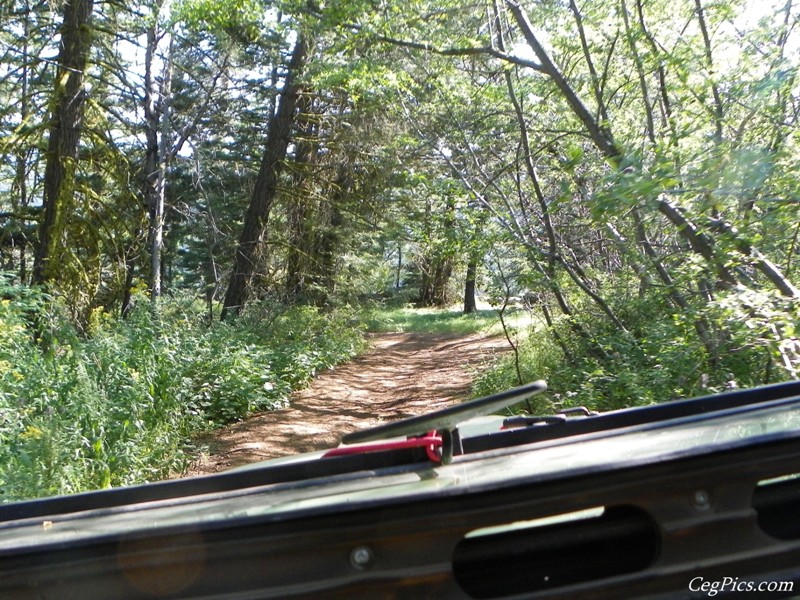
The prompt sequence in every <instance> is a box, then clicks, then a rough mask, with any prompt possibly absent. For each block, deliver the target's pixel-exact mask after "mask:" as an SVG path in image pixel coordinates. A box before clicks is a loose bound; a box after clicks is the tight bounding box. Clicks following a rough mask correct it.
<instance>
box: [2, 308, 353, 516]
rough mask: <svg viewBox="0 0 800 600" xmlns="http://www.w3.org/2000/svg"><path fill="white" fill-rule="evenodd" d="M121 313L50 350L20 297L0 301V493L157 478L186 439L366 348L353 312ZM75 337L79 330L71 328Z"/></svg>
mask: <svg viewBox="0 0 800 600" xmlns="http://www.w3.org/2000/svg"><path fill="white" fill-rule="evenodd" d="M142 300H143V301H142V302H140V306H141V308H139V309H137V310H135V311H134V313H133V314H132V315H131V316H130V317H129V319H128V320H126V321H117V320H116V319H113V318H107V319H101V320H98V321H97V323H96V325H95V327H94V329H93V331H92V335H91V337H89V338H80V337H78V336H75V335H72V336H70V335H69V325H68V324H67V323H66V322H65V319H64V317H63V316H58V314H56V315H54V316H51V317H49V320H50V321H51V327H52V328H53V329H62V330H63V329H66V331H65V333H64V334H62V335H61V336H60V337H61V339H62V341H61V342H54V347H53V351H52V352H50V353H47V354H44V353H42V352H41V351H40V349H39V348H38V347H36V346H35V345H34V344H33V341H32V338H31V335H30V332H29V331H28V330H27V325H26V321H25V314H26V309H25V308H24V306H25V304H24V302H22V303H20V304H19V306H18V305H17V304H16V303H14V302H13V301H4V303H3V304H0V338H1V339H2V341H3V342H5V343H3V344H2V345H0V486H2V497H1V498H0V501H8V500H12V499H21V498H29V497H34V496H43V495H50V494H62V493H74V492H79V491H84V490H90V489H97V488H102V487H108V486H117V485H129V484H133V483H141V482H145V481H152V480H155V479H162V478H165V477H167V476H169V475H171V474H174V473H176V472H180V471H181V470H182V469H183V468H184V467H185V466H186V464H187V462H188V460H189V458H190V457H189V454H188V450H187V444H189V442H190V440H191V437H192V436H193V435H194V434H196V433H198V432H199V431H202V430H205V429H207V428H209V427H212V426H215V425H219V424H222V423H227V422H230V421H235V420H237V419H241V418H244V417H245V416H247V415H248V414H250V413H252V412H255V411H260V410H268V409H272V408H277V407H281V406H284V405H285V403H286V402H287V401H288V397H289V394H290V393H291V391H292V390H293V389H296V388H297V387H299V386H302V385H303V384H305V382H307V381H308V379H309V378H310V377H312V376H313V375H314V373H316V372H317V371H319V370H320V369H323V368H325V367H328V366H330V365H333V364H335V363H337V362H339V361H341V360H344V359H346V358H349V357H351V356H353V354H355V353H356V352H358V350H359V349H360V348H361V335H360V330H359V328H358V327H353V325H352V323H349V321H348V320H349V318H350V316H351V315H348V314H344V313H342V314H338V313H328V314H325V315H322V314H320V313H319V312H318V311H316V310H314V309H308V308H304V309H290V310H287V311H283V310H277V311H273V310H271V309H268V308H267V307H258V306H256V307H253V308H252V309H251V310H250V311H249V312H248V313H247V314H245V315H244V316H243V318H241V319H239V320H238V321H237V322H236V323H235V324H234V325H223V324H220V323H214V324H213V326H211V327H208V326H207V325H206V324H205V323H204V320H203V314H202V312H203V311H202V308H201V307H199V306H195V305H193V304H192V303H191V302H187V301H184V300H179V299H178V300H172V301H169V300H165V301H163V303H162V305H161V306H160V309H159V311H158V313H153V312H152V311H151V310H150V307H149V303H148V302H147V301H146V300H145V299H142ZM73 334H74V332H73Z"/></svg>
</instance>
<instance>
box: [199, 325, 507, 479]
mask: <svg viewBox="0 0 800 600" xmlns="http://www.w3.org/2000/svg"><path fill="white" fill-rule="evenodd" d="M508 349H509V348H508V343H507V342H506V340H505V339H504V338H503V337H501V336H497V337H482V336H478V335H474V336H468V337H464V336H452V335H442V334H430V333H388V334H376V335H374V336H372V339H371V347H370V349H369V350H368V351H367V352H366V353H365V354H363V355H362V356H360V357H358V358H356V359H354V360H352V361H350V362H348V363H345V364H343V365H340V366H338V367H335V368H332V369H329V370H327V371H325V372H323V373H321V374H320V375H319V376H318V377H317V378H316V379H314V381H312V382H311V384H310V385H309V386H308V387H307V388H305V389H303V390H300V391H298V392H295V393H294V394H293V395H292V399H291V403H290V406H289V407H288V408H285V409H281V410H273V411H269V412H265V413H261V414H258V415H256V416H254V417H251V418H249V419H247V420H245V421H242V422H240V423H234V424H233V425H229V426H227V427H225V428H223V429H219V430H217V431H215V432H213V433H212V434H209V435H208V436H206V437H204V438H203V439H201V440H199V441H200V443H201V444H203V445H207V446H208V452H207V453H205V454H203V455H202V456H200V458H199V459H198V460H197V461H195V463H194V464H193V465H192V466H191V467H190V469H189V471H188V473H187V474H188V475H202V474H209V473H216V472H218V471H222V470H225V469H230V468H233V467H237V466H242V465H245V464H248V463H251V462H257V461H261V460H267V459H271V458H279V457H282V456H289V455H291V454H296V453H299V452H313V451H315V450H323V449H326V448H332V447H335V446H336V445H338V443H339V439H340V438H341V436H342V435H344V434H346V433H349V432H351V431H355V430H357V429H365V428H368V427H374V426H376V425H380V424H381V423H385V422H389V421H395V420H398V419H403V418H406V417H410V416H414V415H419V414H424V413H428V412H431V411H434V410H438V409H440V408H444V407H446V406H449V405H451V404H453V403H456V402H459V401H461V400H464V399H466V398H467V397H468V395H469V391H470V386H471V384H472V380H473V376H474V372H475V370H476V369H478V368H479V367H481V366H482V365H484V364H485V363H486V362H487V361H489V360H491V359H492V358H493V357H495V356H496V355H498V354H499V353H502V352H505V351H507V350H508Z"/></svg>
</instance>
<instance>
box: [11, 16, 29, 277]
mask: <svg viewBox="0 0 800 600" xmlns="http://www.w3.org/2000/svg"><path fill="white" fill-rule="evenodd" d="M24 10H25V13H24V14H25V16H24V22H23V31H22V34H23V43H22V48H21V49H20V51H21V52H22V69H21V73H20V77H21V82H20V87H21V90H20V92H21V101H20V104H19V119H20V123H26V122H27V121H28V117H29V110H30V108H29V105H30V101H29V99H28V82H29V77H30V72H29V66H28V60H29V57H28V37H29V36H30V28H31V24H30V16H29V14H28V12H29V8H28V6H27V4H26V6H25V7H24ZM27 166H28V152H27V150H26V148H25V147H20V148H19V149H18V150H17V153H16V173H15V179H14V186H15V187H16V188H17V195H16V196H15V195H13V194H12V196H11V202H12V209H13V211H14V212H15V213H17V214H21V212H22V211H25V209H26V208H27V207H28V204H29V202H30V198H29V196H28V173H27ZM18 218H20V219H21V217H18ZM27 246H28V243H27V240H25V239H23V243H22V244H20V246H19V281H20V283H22V284H23V285H24V284H25V283H26V280H27V279H28V268H27V264H26V263H27V258H26V256H25V251H26V249H27Z"/></svg>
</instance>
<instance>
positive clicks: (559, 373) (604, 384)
mask: <svg viewBox="0 0 800 600" xmlns="http://www.w3.org/2000/svg"><path fill="white" fill-rule="evenodd" d="M745 296H746V298H743V297H742V292H736V291H734V292H730V293H729V294H728V295H727V296H724V297H723V296H721V300H720V301H719V302H718V303H717V304H715V305H709V306H708V307H706V308H705V309H704V310H703V312H697V313H695V314H691V313H681V314H678V313H675V312H673V311H672V310H671V309H670V308H669V307H668V306H667V305H666V304H665V303H664V302H663V301H662V300H660V299H659V298H658V297H656V296H651V297H645V298H639V299H638V300H635V301H631V300H630V299H628V300H627V301H626V302H627V303H626V304H625V305H624V306H619V307H617V308H618V311H617V314H618V315H621V316H622V317H623V320H624V322H625V323H626V325H627V326H628V327H627V329H628V333H625V332H622V331H620V330H619V329H618V328H616V327H614V326H612V325H611V323H610V322H609V320H608V319H605V318H604V317H603V316H602V315H598V314H596V313H593V312H592V310H591V307H583V310H582V311H581V312H580V317H577V318H575V317H573V318H574V319H575V320H574V321H573V322H572V323H573V324H574V323H577V324H579V325H580V327H581V328H582V329H583V331H584V332H586V334H587V336H586V337H582V336H579V335H577V334H576V333H575V331H574V328H573V327H571V326H570V325H571V322H570V321H568V320H567V319H566V318H562V319H561V320H560V321H559V322H558V323H556V324H555V326H554V328H553V329H551V330H537V331H535V332H532V333H531V334H530V335H529V336H528V337H527V338H526V340H525V341H524V342H523V343H522V344H521V346H520V349H519V367H520V371H521V373H522V378H523V380H524V381H531V380H535V379H546V380H547V382H548V388H549V391H548V393H547V394H546V395H544V396H542V397H539V398H537V399H536V401H535V405H534V408H535V410H536V411H537V412H543V413H551V412H554V411H556V410H558V409H560V408H565V407H569V406H578V405H583V406H586V407H588V408H591V409H593V410H600V411H606V410H615V409H619V408H624V407H630V406H641V405H647V404H654V403H658V402H666V401H669V400H673V399H676V398H687V397H694V396H699V395H705V394H712V393H718V392H721V391H724V390H726V389H732V388H736V387H741V388H744V387H753V386H757V385H760V384H764V383H770V382H772V381H778V380H781V379H786V378H788V377H790V376H791V375H792V374H791V373H790V372H788V371H786V370H781V369H780V367H779V366H776V365H777V364H778V363H779V360H780V356H778V355H776V354H777V348H778V346H779V345H780V344H781V343H782V341H781V340H780V339H778V338H777V337H776V335H775V333H774V332H775V330H776V327H777V328H779V329H780V330H781V332H782V334H783V336H784V337H785V336H787V335H793V331H794V329H793V327H792V326H791V324H792V323H793V322H796V318H795V317H793V316H792V314H791V310H792V308H791V307H787V306H783V305H780V306H779V305H778V304H777V303H776V302H772V303H768V302H767V300H765V299H761V304H758V303H757V302H756V300H755V299H754V298H752V297H751V296H752V294H749V295H748V294H745ZM765 304H766V305H768V306H770V307H772V309H771V310H772V312H770V310H768V309H767V308H766V307H765ZM784 304H786V303H785V302H784ZM743 307H746V308H743ZM744 313H746V314H747V315H748V316H749V318H744V317H743V314H744ZM700 317H702V318H704V319H705V322H706V324H707V325H708V326H709V328H710V331H711V334H712V335H713V336H714V342H715V344H716V345H717V352H716V355H715V356H709V355H708V352H707V350H706V348H705V347H704V345H703V344H701V343H700V341H699V338H698V336H697V334H696V331H695V329H694V324H695V320H696V319H698V318H700ZM559 340H560V342H559ZM565 349H566V352H567V353H568V355H569V358H567V354H565ZM514 360H515V359H514V357H513V356H508V357H505V358H504V359H503V360H502V361H501V362H500V363H499V364H498V365H497V366H496V368H495V369H493V370H491V371H489V372H487V373H484V374H483V375H482V376H481V377H480V378H479V379H478V380H477V382H476V384H475V387H474V393H475V394H476V395H479V396H482V395H486V394H489V393H492V392H496V391H499V390H502V389H506V388H508V387H513V386H515V385H517V384H518V378H517V370H516V365H515V364H514Z"/></svg>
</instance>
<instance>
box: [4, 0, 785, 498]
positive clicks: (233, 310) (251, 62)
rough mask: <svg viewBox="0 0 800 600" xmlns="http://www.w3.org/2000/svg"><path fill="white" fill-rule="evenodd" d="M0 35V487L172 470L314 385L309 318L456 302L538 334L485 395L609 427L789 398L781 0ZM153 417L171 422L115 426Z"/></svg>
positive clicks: (333, 9) (445, 6)
mask: <svg viewBox="0 0 800 600" xmlns="http://www.w3.org/2000/svg"><path fill="white" fill-rule="evenodd" d="M0 21H2V24H3V27H2V28H0V56H1V57H2V58H1V60H0V156H2V160H0V263H2V267H3V269H4V270H5V271H6V272H7V273H8V274H9V277H10V278H11V279H9V286H10V288H9V289H10V290H11V291H9V292H8V294H6V296H7V299H6V302H7V303H6V304H5V305H4V308H3V310H4V311H5V312H4V313H3V317H2V318H3V321H2V323H3V328H4V329H3V335H4V336H5V337H6V338H7V342H8V343H7V344H4V346H3V349H2V352H4V353H6V355H4V358H3V363H2V364H3V365H5V367H4V369H5V370H4V375H3V382H4V384H3V385H7V386H8V388H7V389H6V388H4V390H5V391H4V392H3V393H4V396H3V402H5V403H6V405H7V408H6V409H4V412H3V415H4V417H3V419H4V421H3V422H4V423H5V425H4V427H6V429H5V430H4V431H6V430H7V432H8V434H7V435H8V436H11V437H8V438H7V439H13V440H16V441H14V443H13V444H12V445H10V446H8V448H12V450H9V452H12V453H13V456H12V458H10V459H9V461H10V462H9V463H8V464H10V465H16V464H17V462H19V461H23V462H24V461H29V462H30V461H33V463H35V462H36V461H39V462H38V463H37V464H40V465H45V467H46V468H43V469H40V472H41V473H49V472H50V471H49V470H52V469H57V468H58V469H60V468H65V469H69V468H70V467H68V466H67V465H68V461H65V460H62V458H63V456H62V453H63V452H72V453H73V458H74V459H75V460H77V461H80V460H83V458H85V457H86V456H89V455H92V453H94V454H93V455H97V456H98V457H100V459H101V460H99V461H98V462H97V463H96V464H95V463H93V466H91V467H88V468H87V469H84V470H85V471H88V472H92V473H93V474H92V475H91V476H90V479H93V480H94V481H95V484H96V485H104V484H106V483H120V482H125V481H132V480H134V479H136V480H139V479H144V478H147V475H146V473H147V472H148V470H151V469H156V470H157V471H158V473H163V471H164V470H165V469H166V470H169V469H171V468H174V465H175V462H174V461H175V460H177V459H179V458H180V453H179V452H178V450H177V448H179V447H180V442H178V441H177V440H178V438H180V437H181V436H182V435H183V433H181V434H180V435H178V434H175V432H184V431H188V430H189V428H191V427H194V426H195V425H196V424H197V423H200V424H201V425H202V426H205V423H206V422H208V421H219V420H225V419H230V418H235V417H236V416H238V415H240V414H243V412H246V411H247V410H250V409H252V408H254V407H256V406H259V407H260V406H268V405H269V404H270V402H272V400H273V399H275V398H278V399H283V398H284V397H285V396H284V395H283V394H284V392H285V386H287V385H289V384H290V383H291V382H292V381H295V380H297V381H299V380H302V379H304V378H305V377H307V373H308V372H310V371H313V367H314V365H316V364H317V363H316V362H315V361H316V360H317V359H316V358H314V355H312V354H308V352H306V350H304V349H303V344H304V343H311V342H310V341H311V340H313V339H314V337H315V336H316V335H317V334H318V331H320V330H318V321H317V319H327V318H328V317H324V318H323V317H321V316H319V315H320V314H322V313H320V312H318V311H322V312H323V313H324V314H325V315H336V314H338V312H337V310H338V308H337V307H343V306H360V305H365V304H369V305H374V303H380V302H386V301H388V302H395V301H396V302H401V303H405V302H408V303H413V304H415V305H417V306H446V305H448V304H451V303H453V302H457V301H461V299H463V300H464V309H465V311H473V310H475V309H476V307H477V306H478V305H479V303H476V297H475V296H476V290H477V295H478V297H479V299H482V300H484V301H491V302H492V303H493V304H494V305H495V306H496V307H498V309H499V310H500V311H501V312H503V311H505V310H506V309H507V308H508V307H510V306H512V305H517V306H520V307H527V310H529V311H530V314H531V318H532V319H533V320H534V321H535V322H536V324H537V325H536V328H535V330H534V331H533V332H531V333H529V334H527V335H523V334H524V333H525V332H521V331H520V332H518V333H517V332H514V331H511V330H510V329H509V328H508V327H507V328H506V332H505V333H507V334H509V339H510V341H511V342H512V343H513V344H514V345H515V352H514V353H513V357H512V359H511V362H509V363H508V364H507V365H504V366H502V367H500V368H498V370H496V371H494V372H492V373H489V374H488V375H487V376H486V377H485V378H484V379H483V380H482V382H481V384H480V386H479V389H480V390H481V391H485V392H488V391H493V390H496V389H498V388H501V387H508V386H510V385H514V384H516V383H519V382H520V381H522V380H525V379H532V378H540V377H545V378H547V379H549V380H550V383H551V388H552V389H553V395H552V396H550V399H551V400H553V401H555V402H556V403H563V402H580V403H585V404H588V405H591V406H592V407H595V408H614V407H619V406H624V405H630V404H637V403H648V402H656V401H663V400H667V399H669V398H673V397H676V396H687V395H695V394H699V393H706V392H712V391H716V390H721V389H726V388H730V387H734V386H750V385H756V384H759V383H766V382H772V381H777V380H781V379H787V378H795V377H797V375H798V369H799V368H800V341H798V336H797V332H796V327H797V323H798V318H799V317H800V315H798V311H799V310H800V309H798V302H800V290H798V288H797V287H796V285H795V284H794V281H793V280H794V279H795V278H796V272H797V261H798V250H800V201H799V200H798V199H799V198H800V177H799V176H798V173H800V168H798V167H800V131H798V123H800V87H799V86H798V77H797V73H798V68H800V54H798V47H800V33H799V32H798V29H797V22H798V9H797V6H796V4H795V3H793V2H785V1H784V0H774V1H772V0H770V1H755V0H720V1H716V2H708V1H705V0H680V1H678V2H674V1H667V0H647V1H644V0H619V1H615V2H606V1H600V0H582V1H580V2H579V1H577V0H568V1H563V2H553V1H543V2H529V1H520V0H489V1H487V2H480V3H464V2H457V1H455V0H406V1H404V2H397V1H395V0H379V1H374V0H369V1H367V0H363V1H362V0H352V1H348V2H344V1H327V2H316V1H308V2H306V1H303V2H298V1H295V0H274V1H272V0H270V1H265V2H260V1H258V0H237V1H236V2H227V1H223V0H175V1H174V2H168V1H166V0H140V1H137V2H133V3H126V4H125V5H124V6H123V5H122V4H120V3H117V2H106V3H97V2H93V1H92V0H66V1H64V2H54V3H53V2H34V1H30V0H7V1H5V2H2V3H0ZM137 298H138V300H137ZM170 298H172V299H170ZM174 298H192V299H193V301H195V302H203V303H204V308H203V309H202V310H198V309H196V308H195V305H194V304H193V303H192V302H189V301H188V300H187V301H186V302H187V304H185V306H184V305H182V304H181V302H179V301H177V300H175V299H174ZM145 304H147V305H149V306H148V307H146V308H145V307H144V306H143V305H145ZM180 306H184V308H182V309H179V307H180ZM189 306H191V309H190V308H188V307H189ZM480 306H485V305H480ZM280 315H292V316H291V317H285V318H284V317H281V316H280ZM300 317H302V318H300ZM221 319H222V320H225V321H226V327H227V328H226V327H221V326H218V325H219V324H218V323H215V324H213V325H211V323H212V321H215V320H216V321H219V320H221ZM378 320H379V319H378ZM203 322H205V323H206V325H201V323H203ZM262 322H267V323H269V326H268V327H265V328H264V332H262V333H261V334H257V333H256V332H258V331H260V330H261V329H260V328H261V327H262V325H261V323H262ZM337 323H338V321H337V319H336V318H333V319H332V320H331V325H332V326H333V327H334V331H335V330H336V327H338V325H336V324H337ZM273 328H276V329H275V332H276V333H275V335H274V340H273V334H272V333H270V332H272V331H273ZM285 328H288V329H285ZM278 334H280V335H278ZM319 335H321V336H322V340H326V339H328V335H327V334H325V333H322V334H319ZM334 335H335V334H334ZM264 336H267V338H268V339H267V338H265V337H264ZM278 339H280V340H281V341H280V343H278V342H277V341H275V340H278ZM290 339H294V340H295V341H296V343H297V344H299V346H294V342H293V343H289V342H288V340H290ZM343 339H346V340H349V339H350V338H349V337H346V338H343ZM303 340H306V341H305V342H304V341H303ZM282 344H285V346H283V345H282ZM345 345H347V344H345ZM325 347H326V343H321V348H325ZM337 353H338V350H337ZM345 354H346V352H345V353H343V354H342V356H344V355H345ZM289 356H293V357H295V358H292V359H291V360H290V359H289V358H288V357H289ZM301 357H305V358H301ZM325 360H326V361H327V360H328V359H325ZM289 363H291V364H292V365H293V366H292V368H290V369H287V368H286V365H287V364H289ZM306 363H308V365H310V366H309V369H308V370H306V368H305V366H304V365H305V364H306ZM281 365H283V366H281ZM265 369H266V370H265ZM255 373H258V374H259V375H258V377H261V376H263V377H267V379H263V380H262V379H259V378H258V377H256V376H255V375H254V374H255ZM101 377H102V378H104V379H98V378H101ZM36 382H39V383H36ZM295 382H296V381H295ZM265 384H268V385H267V388H269V387H270V386H273V388H272V389H266V388H265V387H264V385H265ZM29 385H30V386H32V387H30V388H29V387H26V386H29ZM204 386H205V387H204ZM123 389H124V390H126V392H125V395H126V396H127V397H129V398H131V399H132V404H131V406H133V404H135V405H136V407H138V408H136V407H134V408H132V407H131V406H127V407H125V408H122V407H120V406H119V404H118V401H117V400H118V398H120V397H121V396H122V395H123V393H122V390H123ZM167 389H169V390H173V389H174V390H175V391H174V392H173V391H170V392H169V393H168V392H166V391H164V390H167ZM29 398H32V399H35V400H29ZM148 403H149V404H148ZM162 404H163V409H164V415H165V416H169V418H174V419H179V420H180V423H178V422H175V423H172V424H171V425H167V424H166V422H164V423H161V422H159V423H160V424H156V423H154V424H153V427H140V426H139V425H138V424H139V423H145V422H146V420H147V418H149V417H148V415H150V414H151V411H152V410H161V409H160V408H159V407H161V406H162ZM115 407H116V408H115ZM542 409H543V410H550V409H552V406H550V405H549V404H547V405H544V406H542ZM87 411H88V413H87ZM115 411H116V412H115ZM87 415H91V416H87ZM192 419H194V421H192ZM56 422H59V423H61V425H63V427H62V428H61V429H59V431H61V433H58V434H56V433H55V429H52V428H51V429H48V427H51V425H52V427H55V423H56ZM189 422H191V423H192V424H191V425H186V426H185V423H189ZM105 423H107V424H105ZM125 423H128V425H124V424H125ZM101 424H102V425H101ZM61 425H60V426H61ZM87 427H88V428H90V429H91V428H93V429H91V431H90V430H89V429H87ZM167 430H169V435H170V436H172V434H175V437H169V439H167V438H165V437H163V436H166V435H167V433H164V432H166V431H167ZM45 432H46V434H45ZM60 436H61V437H60ZM64 436H67V437H71V438H74V440H76V441H77V446H76V444H74V443H73V444H71V445H70V444H68V443H67V442H66V441H65V439H63V438H64ZM115 440H121V441H120V442H119V443H117V442H116V441H115ZM14 444H16V445H14ZM119 444H121V445H122V446H125V447H130V448H133V447H143V448H144V447H149V448H151V449H152V450H153V452H154V454H152V456H153V457H157V455H158V453H159V452H160V453H161V456H162V457H163V458H161V459H156V458H153V459H152V460H151V459H144V458H142V459H141V460H140V459H133V458H122V457H121V455H120V456H117V454H114V453H115V452H117V451H116V450H111V449H110V448H111V445H113V446H114V448H119V447H122V446H120V445H119ZM67 448H80V450H67ZM126 456H127V454H126ZM14 457H16V458H14ZM25 457H36V458H30V459H29V458H25ZM47 457H49V458H47ZM15 461H17V462H15ZM42 461H44V462H42ZM148 461H149V462H148ZM159 461H160V462H159ZM126 462H129V463H131V464H130V469H128V470H127V471H126V470H124V469H120V470H118V469H117V466H118V465H121V464H122V463H126ZM33 463H31V464H33ZM20 464H21V463H20ZM97 465H100V466H97ZM103 465H104V466H103ZM145 465H147V466H145ZM154 465H157V466H154ZM17 471H19V473H20V474H19V475H17V474H16V473H17ZM25 472H32V471H30V470H29V471H25V470H24V469H20V470H15V469H14V468H12V467H9V470H8V472H7V475H6V479H7V484H6V485H7V486H9V489H13V490H19V489H21V486H23V485H27V484H23V483H21V480H20V482H18V483H14V482H15V481H16V479H14V478H15V477H24V475H22V473H25ZM77 472H78V469H77V468H76V469H75V473H77ZM123 472H125V473H137V474H136V475H125V474H122V473H123ZM151 474H152V475H154V476H155V472H152V473H151ZM41 477H43V478H45V479H46V480H47V481H48V482H49V483H47V484H42V485H43V486H44V488H47V489H49V491H59V490H61V489H80V488H82V486H83V485H84V484H77V483H75V484H74V485H73V484H72V483H70V481H71V477H72V476H68V475H67V474H65V475H63V476H59V477H60V479H59V477H56V476H54V475H53V476H51V475H41ZM75 477H77V475H75ZM45 479H43V480H42V481H44V480H45ZM57 481H63V487H61V486H62V483H54V482H57ZM31 485H32V484H31ZM48 486H49V487H48ZM53 486H55V487H53ZM32 487H33V486H32ZM36 489H40V488H38V487H37V488H36ZM14 493H16V492H14Z"/></svg>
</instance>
